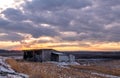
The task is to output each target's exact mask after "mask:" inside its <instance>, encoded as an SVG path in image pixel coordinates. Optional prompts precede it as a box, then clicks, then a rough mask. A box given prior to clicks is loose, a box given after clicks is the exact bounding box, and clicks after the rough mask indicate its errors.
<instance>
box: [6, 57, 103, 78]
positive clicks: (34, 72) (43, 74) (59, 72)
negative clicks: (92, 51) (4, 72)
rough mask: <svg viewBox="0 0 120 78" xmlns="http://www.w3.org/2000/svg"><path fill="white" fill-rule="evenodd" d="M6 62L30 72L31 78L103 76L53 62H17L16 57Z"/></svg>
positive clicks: (16, 68)
mask: <svg viewBox="0 0 120 78" xmlns="http://www.w3.org/2000/svg"><path fill="white" fill-rule="evenodd" d="M6 62H7V63H8V64H10V65H11V67H12V68H13V69H14V70H16V71H17V72H20V73H25V74H28V75H29V76H30V78H103V77H100V76H96V75H92V74H90V73H85V72H80V70H76V69H73V68H63V67H59V66H57V65H55V64H52V63H35V62H17V61H16V60H14V59H7V60H6Z"/></svg>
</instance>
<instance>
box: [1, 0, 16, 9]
mask: <svg viewBox="0 0 120 78" xmlns="http://www.w3.org/2000/svg"><path fill="white" fill-rule="evenodd" d="M13 4H14V0H0V9H5V8H7V7H12V6H13Z"/></svg>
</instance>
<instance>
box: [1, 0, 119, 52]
mask: <svg viewBox="0 0 120 78" xmlns="http://www.w3.org/2000/svg"><path fill="white" fill-rule="evenodd" d="M43 48H44V49H46V48H47V49H56V50H60V51H64V50H65V51H74V50H76V51H79V50H81V51H83V50H85V51H86V50H90V51H113V50H114V51H119V50H120V0H0V49H7V50H23V49H43Z"/></svg>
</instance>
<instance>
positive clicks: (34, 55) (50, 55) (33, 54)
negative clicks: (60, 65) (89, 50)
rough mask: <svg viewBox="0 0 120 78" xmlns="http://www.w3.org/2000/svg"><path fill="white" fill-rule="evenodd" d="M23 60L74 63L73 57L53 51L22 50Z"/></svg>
mask: <svg viewBox="0 0 120 78" xmlns="http://www.w3.org/2000/svg"><path fill="white" fill-rule="evenodd" d="M23 58H24V60H28V61H37V62H46V61H56V62H74V61H75V56H73V55H71V54H66V53H62V52H58V51H56V50H53V49H38V50H24V56H23Z"/></svg>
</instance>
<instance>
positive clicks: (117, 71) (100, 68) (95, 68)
mask: <svg viewBox="0 0 120 78" xmlns="http://www.w3.org/2000/svg"><path fill="white" fill-rule="evenodd" d="M70 67H71V68H74V69H79V70H87V71H94V72H98V73H104V74H110V75H115V76H120V68H119V69H118V68H117V69H116V68H110V67H106V66H105V67H104V66H96V65H91V66H75V65H74V66H70Z"/></svg>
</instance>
